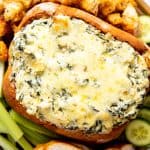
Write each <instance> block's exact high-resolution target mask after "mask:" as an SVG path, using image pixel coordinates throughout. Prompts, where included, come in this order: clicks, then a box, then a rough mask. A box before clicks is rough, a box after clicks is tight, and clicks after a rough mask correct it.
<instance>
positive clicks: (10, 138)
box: [7, 134, 16, 146]
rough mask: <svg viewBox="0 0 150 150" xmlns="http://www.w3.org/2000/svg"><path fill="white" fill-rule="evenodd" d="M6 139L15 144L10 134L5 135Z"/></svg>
mask: <svg viewBox="0 0 150 150" xmlns="http://www.w3.org/2000/svg"><path fill="white" fill-rule="evenodd" d="M7 138H8V140H9V141H10V142H11V143H12V144H13V145H14V146H16V142H15V141H14V139H13V138H12V137H11V135H9V134H8V135H7Z"/></svg>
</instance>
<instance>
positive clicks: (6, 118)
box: [0, 102, 23, 141]
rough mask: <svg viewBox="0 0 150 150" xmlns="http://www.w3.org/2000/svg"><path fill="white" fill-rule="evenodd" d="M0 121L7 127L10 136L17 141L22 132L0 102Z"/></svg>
mask: <svg viewBox="0 0 150 150" xmlns="http://www.w3.org/2000/svg"><path fill="white" fill-rule="evenodd" d="M0 122H1V123H3V124H4V126H5V127H6V128H7V130H8V133H9V134H10V135H11V136H12V138H13V139H14V140H15V141H18V140H19V139H20V138H21V137H22V136H23V132H22V131H21V129H20V128H19V127H18V125H17V124H16V123H15V122H14V120H13V119H12V118H11V117H10V115H9V113H8V112H7V110H6V109H5V107H4V106H3V104H2V103H1V102H0Z"/></svg>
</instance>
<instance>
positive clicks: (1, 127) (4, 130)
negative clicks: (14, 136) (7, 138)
mask: <svg viewBox="0 0 150 150" xmlns="http://www.w3.org/2000/svg"><path fill="white" fill-rule="evenodd" d="M0 133H6V134H8V130H7V128H6V127H5V125H4V124H3V123H2V122H0Z"/></svg>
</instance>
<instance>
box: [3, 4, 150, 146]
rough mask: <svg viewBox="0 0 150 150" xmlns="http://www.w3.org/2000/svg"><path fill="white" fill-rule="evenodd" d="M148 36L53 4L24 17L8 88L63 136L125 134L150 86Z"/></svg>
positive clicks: (31, 115)
mask: <svg viewBox="0 0 150 150" xmlns="http://www.w3.org/2000/svg"><path fill="white" fill-rule="evenodd" d="M147 51H149V48H148V46H146V45H145V44H144V43H143V42H142V41H140V40H138V39H137V38H135V37H134V36H132V35H130V34H128V33H126V32H124V31H122V30H120V29H117V28H115V27H113V26H111V25H110V24H108V23H106V22H104V21H103V20H101V19H99V18H97V17H95V16H93V15H90V14H88V13H87V12H84V11H82V10H79V9H76V8H71V7H67V6H63V5H59V4H55V3H51V2H47V3H41V4H39V5H36V6H35V7H33V8H32V9H31V10H29V11H28V12H27V14H26V15H25V17H24V18H23V19H22V21H21V23H20V25H19V27H18V32H17V33H16V34H15V36H14V39H13V40H12V43H11V46H10V49H9V66H8V69H7V71H6V74H5V77H4V83H3V92H4V96H5V98H6V100H7V102H8V103H9V104H10V106H11V107H12V108H13V109H14V110H16V111H17V112H19V113H20V114H21V115H23V116H25V117H26V118H28V119H30V120H32V121H34V122H35V123H37V124H40V125H42V126H44V127H46V128H48V129H50V130H52V131H54V132H56V133H58V134H61V135H64V136H67V137H70V138H73V139H77V140H81V141H85V142H94V143H105V142H108V141H110V140H113V139H115V138H117V137H118V136H119V135H120V134H121V133H122V131H123V130H124V128H125V126H126V124H127V123H128V122H129V120H131V119H133V118H135V117H136V114H137V111H138V109H137V107H138V105H139V104H141V103H142V100H143V97H144V95H145V94H146V89H147V88H148V87H149V80H148V75H149V70H148V67H147V64H146V62H145V60H144V57H143V56H142V54H143V53H145V52H147Z"/></svg>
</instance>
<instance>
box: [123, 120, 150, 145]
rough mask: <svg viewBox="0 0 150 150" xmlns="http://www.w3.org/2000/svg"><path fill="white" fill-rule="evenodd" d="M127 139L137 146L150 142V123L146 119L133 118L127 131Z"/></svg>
mask: <svg viewBox="0 0 150 150" xmlns="http://www.w3.org/2000/svg"><path fill="white" fill-rule="evenodd" d="M125 134H126V137H127V139H128V140H129V141H130V142H131V143H132V144H134V145H136V146H146V145H148V144H150V124H149V123H148V122H147V121H144V120H139V119H136V120H133V121H131V122H130V123H129V125H128V126H127V128H126V131H125Z"/></svg>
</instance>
